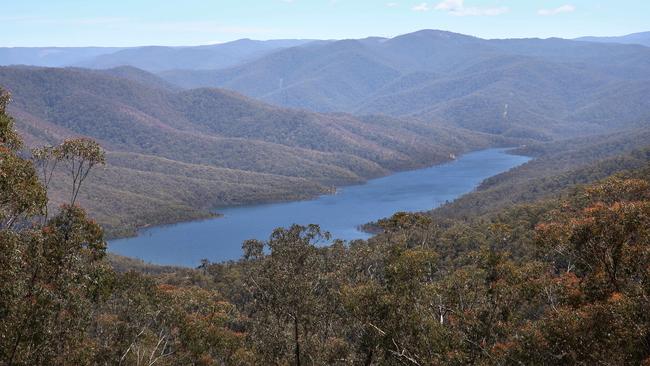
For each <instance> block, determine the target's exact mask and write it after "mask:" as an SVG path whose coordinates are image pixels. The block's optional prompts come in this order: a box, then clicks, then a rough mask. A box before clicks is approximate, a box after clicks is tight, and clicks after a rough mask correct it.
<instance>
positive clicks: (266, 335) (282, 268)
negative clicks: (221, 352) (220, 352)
mask: <svg viewBox="0 0 650 366" xmlns="http://www.w3.org/2000/svg"><path fill="white" fill-rule="evenodd" d="M323 239H325V240H327V239H329V234H327V233H323V232H321V230H320V228H319V227H318V226H316V225H310V226H307V227H304V226H299V225H293V226H291V227H290V228H288V229H283V228H279V229H276V230H275V231H274V232H273V233H272V234H271V238H270V239H269V240H268V241H267V242H260V241H257V240H250V241H247V242H246V243H244V246H243V248H244V253H245V254H244V258H245V260H246V261H247V263H246V265H247V269H248V271H247V273H246V274H247V289H248V291H250V294H251V296H252V301H251V304H250V308H249V309H248V310H249V311H250V317H251V318H252V319H251V321H252V334H251V338H252V340H253V342H255V345H256V347H257V349H258V350H259V351H260V352H261V354H262V355H263V356H264V358H265V359H266V361H267V362H268V361H270V360H282V359H285V358H288V355H289V354H293V357H292V358H293V360H294V364H295V365H301V364H302V360H303V358H304V357H303V356H306V355H308V356H310V355H314V354H315V352H316V350H315V349H311V348H309V349H307V348H306V346H307V345H310V344H313V340H312V339H311V338H312V336H313V335H314V334H315V333H317V332H318V326H319V324H321V323H320V320H322V319H323V318H324V317H323V312H322V311H323V309H324V303H325V302H326V301H327V296H326V294H327V288H328V286H329V284H328V281H327V275H326V274H325V273H326V272H328V270H327V269H326V268H324V264H325V261H324V256H323V255H321V254H320V253H319V250H318V248H316V246H315V244H317V243H318V242H320V241H321V240H323ZM265 249H267V250H268V251H269V254H268V255H267V254H265V253H264V250H265ZM331 270H334V269H331ZM289 344H291V345H292V346H293V351H292V352H290V351H289V347H288V345H289Z"/></svg>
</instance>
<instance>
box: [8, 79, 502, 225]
mask: <svg viewBox="0 0 650 366" xmlns="http://www.w3.org/2000/svg"><path fill="white" fill-rule="evenodd" d="M0 85H2V86H3V87H5V88H7V89H8V90H9V91H11V92H12V93H13V100H14V102H13V103H12V105H11V106H10V110H11V111H12V113H14V115H15V116H16V118H17V121H18V128H19V130H20V131H21V132H22V133H24V135H25V139H26V141H27V143H28V145H30V146H34V145H43V144H56V143H58V142H60V141H61V140H63V139H65V138H68V137H74V136H87V137H92V138H94V139H96V140H97V141H98V142H99V143H100V144H101V145H102V146H104V147H105V148H106V150H107V151H108V152H107V160H108V165H107V166H106V167H105V168H103V169H101V170H99V171H98V172H97V174H96V175H94V177H93V178H92V179H93V184H94V186H96V187H97V189H96V190H93V191H92V192H93V193H92V194H91V195H86V196H83V197H82V202H83V203H84V205H86V207H88V208H89V209H90V211H91V212H92V214H93V215H94V216H95V217H97V219H98V220H99V221H100V222H101V223H102V224H104V225H105V226H106V228H107V229H108V230H109V232H110V233H117V231H121V232H125V231H126V232H128V231H130V230H133V228H135V227H140V226H144V225H149V224H160V223H168V222H176V221H180V220H182V219H193V218H199V217H206V216H209V215H210V213H209V210H210V209H212V208H214V207H216V206H220V205H226V204H242V203H251V202H263V201H275V200H290V199H301V198H307V197H312V196H314V195H317V194H322V193H326V192H331V190H332V186H335V185H341V184H352V183H360V182H363V181H365V180H366V179H368V178H373V177H378V176H382V175H386V174H389V173H390V172H393V171H397V170H404V169H412V168H418V167H423V166H427V165H431V164H434V163H439V162H442V161H446V160H448V159H449V156H450V154H458V153H462V152H464V151H469V150H473V149H478V148H483V147H487V146H494V145H500V144H512V143H513V141H510V140H507V139H503V138H501V137H498V136H492V135H487V134H482V133H475V132H471V131H468V130H463V129H458V128H452V127H444V126H442V125H440V124H435V123H424V122H420V121H417V120H404V121H402V120H400V119H395V118H385V117H372V116H370V117H362V118H359V117H354V116H351V115H344V114H338V115H326V114H318V113H312V112H307V111H300V110H290V109H284V108H278V107H274V106H271V105H268V104H265V103H262V102H257V101H254V100H251V99H248V98H246V97H244V96H241V95H239V94H236V93H233V92H229V91H225V90H220V89H207V88H206V89H195V90H184V91H177V90H176V89H175V88H173V87H170V86H168V85H167V84H166V83H165V82H164V81H161V80H159V79H157V78H156V77H155V76H154V75H151V74H148V73H146V72H144V71H142V70H137V69H132V68H120V69H114V70H107V71H92V70H85V69H54V68H33V67H3V68H0ZM54 188H55V189H54V191H53V192H52V194H53V198H54V201H57V199H58V197H59V193H58V190H57V189H58V188H59V187H57V186H54ZM57 202H58V201H57Z"/></svg>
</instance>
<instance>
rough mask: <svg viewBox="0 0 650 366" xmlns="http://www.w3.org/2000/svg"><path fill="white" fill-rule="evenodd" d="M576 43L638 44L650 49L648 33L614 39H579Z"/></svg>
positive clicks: (649, 34) (649, 33)
mask: <svg viewBox="0 0 650 366" xmlns="http://www.w3.org/2000/svg"><path fill="white" fill-rule="evenodd" d="M576 40H578V41H587V42H601V43H623V44H640V45H643V46H648V47H650V32H639V33H632V34H627V35H624V36H616V37H580V38H576Z"/></svg>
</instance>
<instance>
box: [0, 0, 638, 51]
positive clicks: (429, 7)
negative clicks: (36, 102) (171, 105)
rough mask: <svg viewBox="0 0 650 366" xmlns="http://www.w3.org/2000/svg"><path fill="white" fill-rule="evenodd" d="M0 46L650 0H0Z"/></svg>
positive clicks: (572, 17) (494, 20)
mask: <svg viewBox="0 0 650 366" xmlns="http://www.w3.org/2000/svg"><path fill="white" fill-rule="evenodd" d="M0 1H1V2H2V3H3V4H2V5H1V6H0V47H16V46H31V47H33V46H119V47H126V46H141V45H169V46H173V45H178V46H181V45H185V46H189V45H199V44H214V43H222V42H227V41H231V40H235V39H240V38H252V39H261V40H265V39H288V38H302V39H346V38H364V37H368V36H382V37H393V36H396V35H400V34H405V33H409V32H413V31H416V30H420V29H441V30H447V31H452V32H458V33H463V34H469V35H473V36H478V37H482V38H522V37H540V38H547V37H562V38H575V37H579V36H584V35H598V36H613V35H623V34H628V33H634V32H641V31H649V30H650V0H557V1H556V0H543V1H542V0H433V1H423V0H174V1H169V0H83V1H82V0H0Z"/></svg>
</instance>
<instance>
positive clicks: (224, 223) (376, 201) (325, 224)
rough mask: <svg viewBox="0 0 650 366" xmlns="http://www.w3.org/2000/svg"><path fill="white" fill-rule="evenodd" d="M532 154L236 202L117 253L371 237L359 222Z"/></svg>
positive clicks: (212, 254) (445, 194)
mask: <svg viewBox="0 0 650 366" xmlns="http://www.w3.org/2000/svg"><path fill="white" fill-rule="evenodd" d="M528 160H529V158H527V157H523V156H516V155H509V154H507V153H506V152H505V150H504V149H488V150H482V151H477V152H473V153H469V154H466V155H463V156H461V157H460V158H459V159H457V160H454V161H452V162H450V163H447V164H443V165H437V166H433V167H430V168H425V169H418V170H413V171H408V172H402V173H397V174H393V175H391V176H387V177H384V178H379V179H373V180H371V181H369V182H367V183H366V184H363V185H357V186H350V187H343V188H340V189H338V191H337V193H336V194H334V195H326V196H321V197H319V198H316V199H314V200H310V201H299V202H287V203H274V204H262V205H250V206H239V207H230V208H223V209H219V210H217V211H218V212H219V213H222V214H224V217H221V218H215V219H209V220H203V221H195V222H188V223H181V224H176V225H169V226H161V227H155V228H149V229H145V230H142V231H141V232H140V233H139V235H138V236H137V237H134V238H127V239H119V240H113V241H111V242H110V243H109V251H111V252H114V253H118V254H121V255H125V256H129V257H135V258H140V259H143V260H145V261H146V262H151V263H156V264H170V265H181V266H196V265H197V264H198V263H199V262H200V260H201V259H203V258H206V259H209V260H210V261H213V262H216V261H224V260H230V259H239V258H240V256H241V244H242V242H243V241H245V240H247V239H266V238H268V236H269V235H270V234H271V231H273V229H275V228H277V227H281V226H282V227H286V226H289V225H291V224H293V223H297V224H302V225H306V224H311V223H314V224H319V225H320V226H321V228H322V229H324V230H327V231H329V232H330V233H331V234H332V237H333V238H338V239H344V240H352V239H365V238H367V237H368V234H366V233H363V232H360V231H358V230H357V226H358V225H360V224H364V223H367V222H370V221H375V220H377V219H381V218H384V217H389V216H391V215H392V214H393V213H395V212H398V211H424V210H430V209H432V208H434V207H437V206H439V205H441V204H443V203H445V201H451V200H453V199H455V198H456V197H458V196H460V195H462V194H464V193H467V192H470V191H472V190H473V189H474V188H476V186H477V185H478V184H479V183H480V182H481V181H482V180H484V179H486V178H488V177H491V176H493V175H496V174H498V173H501V172H504V171H507V170H509V169H511V168H513V167H515V166H518V165H520V164H523V163H525V162H526V161H528Z"/></svg>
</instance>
